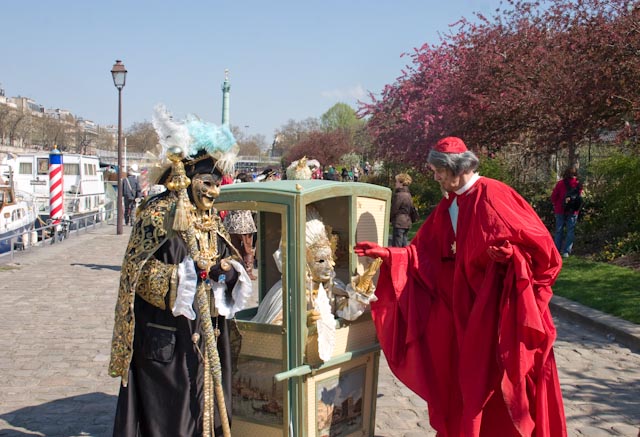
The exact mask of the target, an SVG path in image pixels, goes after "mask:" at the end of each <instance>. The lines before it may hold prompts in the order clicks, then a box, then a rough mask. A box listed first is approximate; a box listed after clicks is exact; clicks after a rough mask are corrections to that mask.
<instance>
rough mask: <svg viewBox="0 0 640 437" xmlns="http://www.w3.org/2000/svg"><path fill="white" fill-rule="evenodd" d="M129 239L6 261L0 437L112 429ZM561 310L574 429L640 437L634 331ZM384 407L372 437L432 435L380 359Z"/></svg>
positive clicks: (66, 245)
mask: <svg viewBox="0 0 640 437" xmlns="http://www.w3.org/2000/svg"><path fill="white" fill-rule="evenodd" d="M128 230H129V228H126V227H125V231H126V232H128ZM127 240H128V236H127V235H121V236H117V235H115V227H114V226H109V225H105V226H103V227H99V228H96V229H93V230H90V231H88V232H84V231H83V232H82V233H81V234H79V235H78V234H73V235H72V236H71V238H70V239H68V240H65V241H64V242H62V243H61V244H56V245H53V246H48V247H46V248H36V249H33V250H31V251H29V252H26V253H24V254H20V255H19V256H17V257H16V258H15V259H14V260H13V262H9V263H8V264H4V265H3V263H7V262H8V261H9V260H8V259H7V258H3V259H0V293H1V295H2V299H0V350H2V354H0V436H12V437H18V436H23V437H24V436H47V437H58V436H94V437H106V436H110V435H111V424H112V420H113V414H114V409H115V403H116V395H117V391H118V384H119V382H118V381H117V380H115V379H112V378H110V377H109V376H108V375H107V363H108V359H109V352H110V340H111V329H112V325H113V309H114V304H115V298H116V293H117V283H118V279H119V270H120V263H121V261H122V256H123V253H124V249H125V246H126V243H127ZM565 307H568V309H567V308H565ZM554 308H564V309H566V311H569V312H568V313H567V312H566V311H565V312H563V313H562V314H563V315H562V316H561V317H557V318H556V324H557V327H558V331H559V339H558V341H557V343H556V347H555V352H556V357H557V360H558V367H559V369H560V382H561V384H562V388H563V393H564V397H565V409H566V413H567V422H568V427H569V435H571V436H590V437H591V436H608V435H614V436H631V437H635V436H636V435H637V433H638V426H640V354H638V353H637V352H638V350H637V349H635V347H634V346H633V345H632V347H634V350H635V351H636V353H634V352H633V351H632V350H630V349H629V348H628V347H625V346H621V345H620V344H618V343H616V342H615V341H614V338H615V339H622V337H623V336H622V335H621V334H620V332H622V331H618V328H620V329H622V330H623V331H624V330H625V329H634V328H637V326H636V325H630V326H626V325H624V324H621V325H620V326H613V328H612V329H608V328H606V327H607V326H612V325H615V324H616V320H617V319H607V317H604V319H605V321H606V323H607V324H605V325H604V326H605V327H604V328H603V327H602V326H596V325H594V324H590V325H585V324H584V320H583V321H582V322H581V323H580V324H578V323H577V322H575V321H573V320H578V319H574V318H573V317H569V316H571V315H575V314H576V313H579V312H581V310H582V309H583V308H581V307H571V305H564V303H563V302H559V303H557V306H556V307H554ZM554 314H556V315H558V314H560V310H558V311H557V312H556V311H555V309H554ZM596 318H600V316H598V317H596ZM593 328H596V329H593ZM603 329H606V330H604V331H603ZM630 335H631V336H632V337H633V338H635V337H634V334H633V332H632V333H631V334H630ZM639 338H640V336H639ZM377 404H378V406H377V411H376V436H379V437H417V436H433V435H435V433H434V432H433V431H432V430H431V428H430V427H429V424H428V417H427V411H426V407H425V403H424V402H423V401H422V400H421V399H419V398H418V397H417V396H415V395H414V394H413V393H411V392H410V391H409V390H408V389H406V388H405V387H403V386H402V384H400V383H399V382H398V381H397V380H396V379H395V378H394V377H393V375H391V373H390V372H389V370H388V367H387V366H386V363H385V361H384V359H382V360H381V366H380V378H379V389H378V402H377ZM240 437H243V436H240ZM247 437H252V436H247Z"/></svg>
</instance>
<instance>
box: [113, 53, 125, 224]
mask: <svg viewBox="0 0 640 437" xmlns="http://www.w3.org/2000/svg"><path fill="white" fill-rule="evenodd" d="M111 76H112V77H113V84H114V85H115V87H116V88H117V89H118V198H117V202H118V203H117V211H118V212H117V218H116V234H118V235H120V234H122V222H123V217H124V214H123V213H124V211H123V207H124V205H123V202H122V175H123V171H122V170H123V169H122V88H124V85H125V83H126V82H127V69H126V68H125V67H124V64H123V63H122V61H121V60H119V59H118V60H116V63H115V64H113V68H112V69H111Z"/></svg>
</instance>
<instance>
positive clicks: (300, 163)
mask: <svg viewBox="0 0 640 437" xmlns="http://www.w3.org/2000/svg"><path fill="white" fill-rule="evenodd" d="M319 167H320V163H319V162H318V161H317V160H315V159H307V157H306V156H303V157H302V158H300V159H299V160H297V161H293V162H292V163H291V164H290V165H289V167H287V179H289V180H309V179H311V172H312V169H316V168H319Z"/></svg>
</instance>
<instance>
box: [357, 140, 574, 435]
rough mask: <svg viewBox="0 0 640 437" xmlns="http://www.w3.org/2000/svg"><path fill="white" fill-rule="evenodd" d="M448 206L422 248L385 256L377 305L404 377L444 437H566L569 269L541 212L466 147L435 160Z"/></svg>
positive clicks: (370, 248) (365, 249) (364, 249)
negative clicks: (558, 316) (565, 289)
mask: <svg viewBox="0 0 640 437" xmlns="http://www.w3.org/2000/svg"><path fill="white" fill-rule="evenodd" d="M427 161H428V163H429V166H430V168H431V170H432V171H433V172H434V178H435V180H436V181H438V182H439V183H440V185H441V187H442V189H443V191H444V192H445V198H443V199H442V201H441V202H440V203H439V204H438V206H437V207H436V209H435V211H434V212H433V213H432V214H431V215H430V216H429V217H428V218H427V220H426V221H425V223H424V224H423V225H422V227H421V228H420V230H419V231H418V233H417V235H416V236H415V238H414V239H413V240H412V241H411V244H410V245H409V246H407V247H404V248H394V247H392V248H386V247H381V246H378V245H377V244H376V243H372V242H361V243H359V244H357V245H356V246H355V252H356V253H357V254H358V255H359V256H368V257H374V258H375V257H381V258H382V259H383V261H384V262H383V265H382V268H381V270H380V278H379V280H378V284H377V289H376V295H377V297H378V301H377V302H374V303H372V304H371V311H372V314H373V319H374V322H375V325H376V330H377V333H378V338H379V340H380V344H381V346H382V349H383V351H384V354H385V356H386V358H387V361H388V363H389V367H390V368H391V370H392V371H393V373H394V374H395V375H396V376H397V377H398V378H399V379H400V380H401V381H402V382H403V383H404V384H406V385H407V386H408V387H409V388H410V389H412V390H413V391H415V392H416V393H417V394H418V395H420V396H421V397H422V398H423V399H425V400H426V401H427V404H428V407H429V417H430V422H431V426H432V427H433V428H434V429H435V430H436V431H437V432H438V436H442V437H450V436H500V437H505V436H534V435H535V436H536V437H540V436H550V437H557V436H566V435H567V431H566V423H565V417H564V408H563V404H562V393H561V391H560V384H559V381H558V373H557V369H556V363H555V359H554V355H553V342H554V340H555V338H556V330H555V326H554V324H553V320H552V318H551V314H550V312H549V306H548V304H549V300H550V299H551V295H552V291H551V285H553V283H554V281H555V279H556V277H557V276H558V274H559V272H560V269H561V266H562V259H561V257H560V254H559V253H558V251H557V249H556V248H555V245H554V242H553V240H552V238H551V235H550V233H549V231H548V230H547V229H546V227H545V226H544V224H543V223H542V222H541V220H540V218H539V217H538V215H537V214H536V213H535V211H534V210H533V209H532V208H531V206H530V205H529V204H528V203H527V202H526V201H525V200H524V199H523V198H522V197H521V196H520V195H518V193H516V192H515V191H514V190H513V189H512V188H510V187H508V186H507V185H505V184H503V183H501V182H499V181H496V180H493V179H489V178H485V177H481V176H479V175H478V174H477V173H476V169H477V167H478V158H477V157H476V156H475V154H474V153H473V152H471V151H469V150H468V149H467V147H466V145H465V144H464V142H463V141H462V140H461V139H459V138H455V137H448V138H444V139H442V140H440V141H439V142H438V143H437V144H436V146H435V147H434V148H433V149H432V150H431V152H430V153H429V157H428V159H427Z"/></svg>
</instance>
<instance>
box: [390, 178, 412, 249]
mask: <svg viewBox="0 0 640 437" xmlns="http://www.w3.org/2000/svg"><path fill="white" fill-rule="evenodd" d="M411 182H412V179H411V176H409V175H408V174H406V173H400V174H398V175H396V187H395V191H394V193H393V197H392V198H391V226H393V236H392V240H391V245H392V246H393V247H405V246H406V245H407V244H408V242H407V234H408V233H409V229H410V228H411V225H412V222H411V215H410V214H411V208H412V207H413V199H411V193H410V192H409V185H411Z"/></svg>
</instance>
